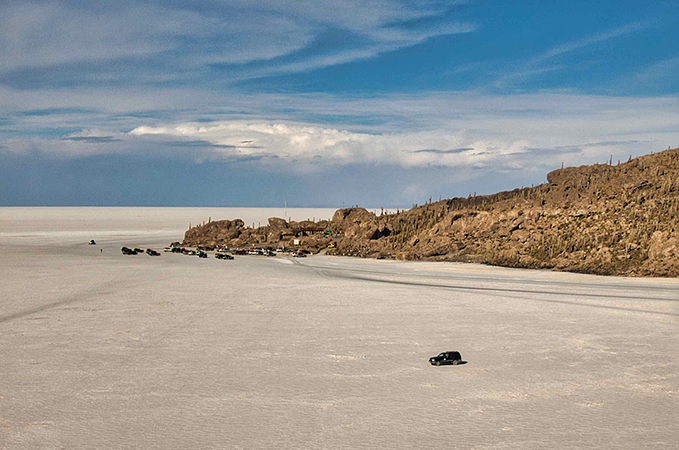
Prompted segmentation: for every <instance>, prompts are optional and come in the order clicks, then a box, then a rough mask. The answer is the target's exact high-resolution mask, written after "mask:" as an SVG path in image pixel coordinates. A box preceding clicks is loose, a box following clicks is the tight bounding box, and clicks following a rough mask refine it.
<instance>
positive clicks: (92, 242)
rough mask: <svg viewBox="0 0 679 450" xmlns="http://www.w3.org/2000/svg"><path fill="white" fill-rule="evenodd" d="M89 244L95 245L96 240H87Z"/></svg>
mask: <svg viewBox="0 0 679 450" xmlns="http://www.w3.org/2000/svg"><path fill="white" fill-rule="evenodd" d="M89 244H90V245H97V243H96V242H94V239H90V242H89Z"/></svg>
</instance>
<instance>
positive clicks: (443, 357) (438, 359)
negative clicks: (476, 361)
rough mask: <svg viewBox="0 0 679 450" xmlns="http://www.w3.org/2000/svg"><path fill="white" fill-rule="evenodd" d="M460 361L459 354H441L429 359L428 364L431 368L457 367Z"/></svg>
mask: <svg viewBox="0 0 679 450" xmlns="http://www.w3.org/2000/svg"><path fill="white" fill-rule="evenodd" d="M460 361H462V356H461V355H460V352H443V353H439V354H438V355H437V356H432V357H431V358H429V364H431V365H432V366H442V365H453V366H457V365H458V364H459V363H460Z"/></svg>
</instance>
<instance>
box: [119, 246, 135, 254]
mask: <svg viewBox="0 0 679 450" xmlns="http://www.w3.org/2000/svg"><path fill="white" fill-rule="evenodd" d="M120 251H121V252H122V254H123V255H136V254H137V251H136V250H132V249H131V248H128V247H122V248H121V249H120Z"/></svg>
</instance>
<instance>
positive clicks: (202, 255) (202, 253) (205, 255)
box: [198, 250, 207, 258]
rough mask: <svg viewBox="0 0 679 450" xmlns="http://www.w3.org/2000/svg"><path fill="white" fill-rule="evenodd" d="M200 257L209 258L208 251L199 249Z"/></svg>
mask: <svg viewBox="0 0 679 450" xmlns="http://www.w3.org/2000/svg"><path fill="white" fill-rule="evenodd" d="M198 257H199V258H207V253H205V252H204V251H202V250H198Z"/></svg>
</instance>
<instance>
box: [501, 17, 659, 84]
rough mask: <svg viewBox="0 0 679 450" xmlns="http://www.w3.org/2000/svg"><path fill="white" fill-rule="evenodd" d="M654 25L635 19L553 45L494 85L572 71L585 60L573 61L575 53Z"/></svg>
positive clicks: (518, 82) (516, 67) (518, 66)
mask: <svg viewBox="0 0 679 450" xmlns="http://www.w3.org/2000/svg"><path fill="white" fill-rule="evenodd" d="M650 27H651V24H650V23H648V22H633V23H629V24H625V25H622V26H619V27H615V28H613V29H610V30H606V31H604V32H601V33H598V34H594V35H591V36H587V37H584V38H580V39H575V40H572V41H570V42H566V43H564V44H561V45H557V46H554V47H551V48H549V49H548V50H546V51H544V52H542V53H539V54H538V55H536V56H533V57H531V58H528V59H526V60H524V61H521V62H519V63H518V64H516V65H515V67H514V68H513V69H512V70H509V71H506V72H505V73H502V74H501V75H500V76H499V77H497V78H496V79H495V81H494V83H493V85H494V87H496V88H502V89H505V88H508V87H511V86H512V85H517V84H521V83H525V82H527V81H529V80H532V79H534V78H536V77H539V76H541V75H544V74H548V73H552V72H559V71H565V70H570V69H572V68H573V66H574V65H578V64H581V63H582V61H580V60H578V61H577V62H575V61H573V60H569V59H568V58H569V57H570V56H572V55H571V54H572V53H577V52H579V51H584V50H585V49H590V50H591V49H592V48H594V47H596V46H597V44H602V43H605V42H607V41H610V40H613V39H616V38H620V37H623V36H626V35H629V34H631V33H635V32H639V31H642V30H645V29H648V28H650ZM554 60H558V61H560V63H555V61H554Z"/></svg>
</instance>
